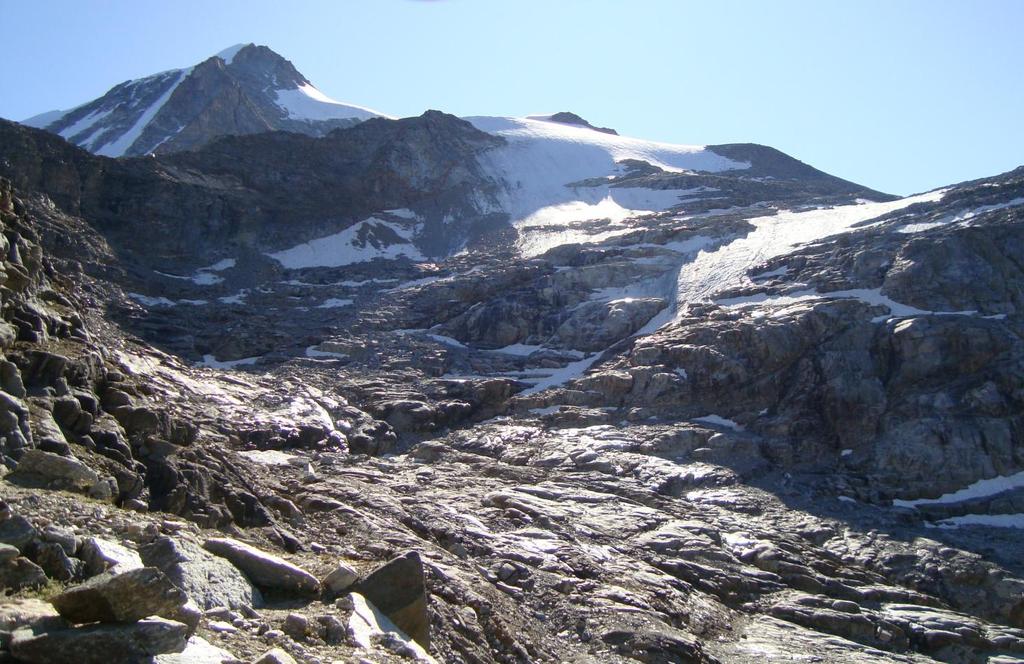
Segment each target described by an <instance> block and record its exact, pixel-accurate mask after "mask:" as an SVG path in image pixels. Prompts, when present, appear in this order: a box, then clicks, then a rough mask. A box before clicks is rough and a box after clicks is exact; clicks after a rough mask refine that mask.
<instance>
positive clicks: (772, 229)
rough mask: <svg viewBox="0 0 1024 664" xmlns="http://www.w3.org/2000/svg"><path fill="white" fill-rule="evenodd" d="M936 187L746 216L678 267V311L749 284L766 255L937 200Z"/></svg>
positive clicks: (937, 192) (780, 253)
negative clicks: (741, 226) (743, 223)
mask: <svg viewBox="0 0 1024 664" xmlns="http://www.w3.org/2000/svg"><path fill="white" fill-rule="evenodd" d="M944 194H945V190H939V191H934V192H929V193H926V194H921V195H919V196H912V197H910V198H903V199H900V200H897V201H891V202H888V203H865V204H862V205H843V206H839V207H834V208H824V209H819V210H809V211H805V212H793V211H782V212H779V213H778V214H776V215H773V216H766V217H756V218H754V219H749V220H748V221H749V222H750V223H751V224H753V225H754V230H753V231H752V232H751V233H749V234H747V235H746V236H744V237H742V238H740V239H738V240H734V241H733V242H730V243H729V244H726V245H724V246H721V247H719V248H717V249H715V250H714V251H702V252H700V253H699V254H698V255H697V257H696V259H694V260H693V261H692V262H690V263H687V264H686V265H684V266H683V268H682V270H681V271H680V273H679V281H678V293H677V297H676V300H677V304H678V311H679V312H680V313H682V312H683V311H684V310H685V309H686V307H687V305H689V304H691V303H696V302H707V301H709V300H713V299H714V295H715V294H716V293H720V292H722V291H724V290H727V289H732V288H738V287H744V286H747V287H749V286H752V285H753V284H752V282H751V281H750V279H748V278H747V276H746V275H747V272H748V271H750V270H752V269H754V268H755V267H756V266H757V265H760V264H762V263H764V262H766V261H768V260H769V259H772V258H775V257H777V256H782V255H785V254H788V253H789V252H791V251H793V250H794V249H796V248H797V247H798V246H800V245H802V244H806V243H810V242H814V241H817V240H821V239H824V238H826V237H830V236H832V235H837V234H839V233H843V232H846V231H848V230H850V229H851V228H852V227H853V226H854V225H855V224H858V223H860V222H862V221H867V220H869V219H874V218H876V217H879V216H881V215H884V214H888V213H890V212H893V211H895V210H899V209H902V208H905V207H909V206H910V205H913V204H915V203H924V202H929V201H937V200H939V199H941V198H942V196H943V195H944Z"/></svg>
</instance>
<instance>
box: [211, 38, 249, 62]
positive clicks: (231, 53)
mask: <svg viewBox="0 0 1024 664" xmlns="http://www.w3.org/2000/svg"><path fill="white" fill-rule="evenodd" d="M250 46H255V44H253V43H252V42H249V43H248V44H235V45H234V46H229V47H227V48H226V49H224V50H223V51H220V52H219V53H217V54H216V55H215V56H214V57H215V58H220V59H221V60H223V61H224V64H226V65H230V64H231V61H232V60H234V59H235V56H236V55H237V54H238V52H239V51H241V50H242V49H245V48H249V47H250Z"/></svg>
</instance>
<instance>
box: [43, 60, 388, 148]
mask: <svg viewBox="0 0 1024 664" xmlns="http://www.w3.org/2000/svg"><path fill="white" fill-rule="evenodd" d="M381 115H382V114H381V113H378V112H376V111H373V110H370V109H368V108H363V107H361V106H355V105H352V104H345V103H342V102H339V101H335V100H334V99H331V98H330V97H328V96H327V95H325V94H324V93H323V92H321V91H320V90H318V89H317V88H316V87H315V86H314V85H313V84H312V83H311V82H310V81H309V80H308V79H307V78H306V77H305V76H303V75H302V74H301V73H299V71H298V70H297V69H295V67H294V66H293V65H292V63H291V62H289V61H288V60H286V59H284V58H283V57H281V56H280V55H278V54H277V53H275V52H274V51H272V50H270V49H269V48H267V47H266V46H257V45H255V44H238V45H235V46H232V47H230V48H227V49H224V50H223V51H221V52H219V53H217V54H216V55H214V56H212V57H210V58H208V59H206V60H204V61H203V62H201V63H199V64H198V65H195V66H193V67H188V68H186V69H174V70H171V71H166V72H162V73H159V74H155V75H153V76H148V77H146V78H141V79H136V80H133V81H126V82H124V83H121V84H119V85H116V86H114V87H113V88H112V89H111V90H110V91H109V92H107V93H106V94H105V95H103V96H102V97H100V98H98V99H94V100H93V101H91V102H88V103H86V104H83V105H81V106H77V107H75V108H73V109H71V110H68V111H50V112H48V113H43V114H40V115H37V116H34V117H32V118H29V119H27V120H24V121H23V124H27V125H30V126H33V127H40V128H43V129H46V130H48V131H51V132H54V133H56V134H59V135H61V136H63V137H64V138H65V139H67V140H68V141H70V142H72V143H75V144H76V145H78V146H80V147H83V148H85V149H86V150H89V151H90V152H94V153H96V154H101V155H105V156H108V157H120V156H139V155H145V154H149V153H153V152H171V151H178V150H187V149H190V148H194V147H197V146H199V145H202V144H203V143H206V142H208V141H209V140H211V139H213V138H216V137H217V136H223V135H233V134H234V135H237V134H252V133H257V132H261V131H270V130H275V129H283V130H288V131H294V132H299V133H304V134H309V135H312V136H321V135H323V134H326V133H327V132H328V131H330V130H332V129H335V128H337V127H346V126H350V125H352V124H355V123H357V122H361V121H363V120H367V119H369V118H372V117H378V116H381Z"/></svg>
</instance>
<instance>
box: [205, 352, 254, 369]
mask: <svg viewBox="0 0 1024 664" xmlns="http://www.w3.org/2000/svg"><path fill="white" fill-rule="evenodd" d="M259 360H260V358H259V357H243V358H242V359H240V360H227V361H225V362H220V361H218V360H217V358H216V357H214V356H213V355H203V361H202V362H200V363H199V364H198V366H201V367H209V368H211V369H234V368H235V367H244V366H250V365H253V364H256V363H257V362H259Z"/></svg>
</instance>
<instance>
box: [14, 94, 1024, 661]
mask: <svg viewBox="0 0 1024 664" xmlns="http://www.w3.org/2000/svg"><path fill="white" fill-rule="evenodd" d="M537 122H546V123H561V124H568V125H570V127H571V129H569V130H563V129H560V128H556V129H557V131H570V130H571V131H580V132H593V133H594V134H595V135H599V136H601V137H602V138H600V140H602V141H614V140H618V139H617V137H615V135H614V131H613V130H607V129H604V128H601V129H594V128H590V126H589V125H588V124H587V123H586V121H585V120H582V118H579V117H578V116H575V115H573V114H568V113H566V114H558V116H551V117H550V118H548V119H546V120H538V121H532V120H531V121H530V122H526V121H522V122H520V123H519V124H518V125H515V126H516V127H522V126H525V127H534V126H535V124H536V123H537ZM530 123H534V124H530ZM494 126H496V124H495V123H494V122H492V121H484V120H474V121H473V122H472V123H470V122H465V121H462V120H458V119H456V118H452V117H451V116H446V115H444V114H441V113H436V112H430V113H427V114H425V115H424V116H422V117H420V118H410V119H405V120H399V121H391V120H384V119H375V120H369V121H367V122H364V123H362V124H359V125H357V126H355V127H352V128H347V129H341V130H337V131H333V132H331V133H329V134H327V135H326V136H324V137H322V138H315V137H310V136H304V135H299V134H289V133H284V132H276V133H265V134H258V135H253V136H242V137H228V138H223V139H221V140H219V141H214V142H213V143H211V144H210V145H207V146H206V147H203V148H201V149H198V150H194V151H191V152H178V153H171V154H167V155H163V156H158V157H144V158H139V159H123V160H112V159H106V158H103V157H98V156H94V155H91V154H89V153H87V152H85V151H83V150H81V149H78V148H76V147H74V146H72V145H69V144H67V143H65V142H64V141H63V140H62V139H61V138H59V137H56V136H53V135H50V134H47V133H45V132H43V131H39V130H34V129H30V128H27V127H23V126H19V125H15V124H13V123H6V122H4V123H0V176H2V177H3V178H4V179H3V180H0V222H2V226H3V227H2V236H0V242H2V246H0V255H2V256H3V262H2V273H0V275H2V276H0V281H2V286H0V300H2V308H0V317H2V324H0V347H2V350H3V361H2V362H0V389H2V392H0V426H2V431H0V452H2V459H3V468H4V473H5V475H4V477H3V479H2V480H0V497H2V500H3V504H2V505H0V585H2V586H3V587H4V588H6V593H7V596H6V597H5V598H4V601H3V603H2V604H0V648H2V654H0V659H3V661H15V662H76V663H77V664H85V663H87V662H115V661H117V662H122V661H123V662H134V661H139V662H142V661H153V660H151V659H150V658H151V657H155V661H157V662H163V663H165V664H166V663H171V662H211V663H213V662H218V663H219V662H235V661H245V662H260V663H261V664H270V663H272V662H289V661H293V660H294V661H298V662H335V661H340V662H382V663H383V662H401V661H417V660H418V661H437V662H453V663H454V662H472V663H485V662H629V661H640V662H650V663H662V662H739V663H743V662H763V661H816V662H850V663H852V662H927V661H943V662H958V663H959V662H965V663H966V662H991V663H995V662H999V663H1009V662H1019V661H1024V561H1022V558H1021V555H1020V552H1021V551H1024V537H1022V534H1021V533H1022V530H1021V528H1020V527H1021V525H1024V516H1022V515H1024V474H1022V473H1024V445H1022V436H1024V337H1022V333H1024V318H1022V311H1024V263H1022V261H1024V207H1021V206H1022V204H1024V172H1022V171H1020V170H1018V171H1014V172H1011V173H1007V174H1004V175H1000V176H996V177H993V178H989V179H986V180H979V181H976V182H969V183H964V184H960V185H956V186H951V187H949V188H947V189H944V190H940V191H937V192H930V193H927V194H923V195H921V196H917V197H914V198H909V199H895V198H894V197H891V196H886V195H884V194H880V193H878V192H872V191H871V190H868V189H865V188H863V187H860V186H858V185H855V184H853V183H848V182H844V181H842V180H838V179H837V178H832V177H831V176H827V175H825V174H823V173H820V172H818V171H815V170H814V169H812V168H810V167H807V166H805V165H803V164H800V163H799V162H796V161H795V160H792V159H790V158H788V157H786V156H785V155H782V154H781V153H777V152H775V151H773V150H771V149H769V148H763V147H760V146H749V145H737V146H710V147H709V148H707V149H706V151H705V153H702V154H703V155H704V156H701V157H700V158H701V159H705V162H701V163H706V164H707V169H706V170H702V169H700V168H694V169H691V170H679V169H676V170H673V169H669V168H665V167H663V166H659V165H658V164H656V163H652V162H651V161H643V160H639V159H623V160H620V162H621V163H619V164H618V167H617V168H618V169H617V170H616V172H615V173H613V174H611V175H609V176H608V177H606V178H599V179H591V180H576V181H573V182H571V183H567V184H570V185H571V186H570V187H569V189H571V190H572V191H573V192H574V195H575V196H577V197H578V199H579V200H580V201H584V202H588V203H587V205H594V206H597V207H591V208H586V209H585V210H584V211H583V212H582V213H580V214H576V216H574V217H572V218H569V217H566V216H565V210H566V207H565V205H567V203H566V202H565V201H562V200H560V199H557V200H555V201H554V202H555V203H556V204H557V205H555V207H556V208H557V210H558V213H559V214H558V215H555V214H553V213H551V210H550V209H547V208H545V209H547V212H546V213H545V214H546V216H544V215H541V214H536V212H537V210H532V211H531V213H532V216H527V215H517V214H516V213H515V212H514V211H513V210H514V209H515V205H517V204H518V203H516V201H520V202H521V201H522V200H523V198H522V196H525V194H522V195H521V196H520V198H516V196H517V195H520V194H521V193H522V192H524V191H527V190H530V187H531V186H533V185H531V184H530V182H529V181H528V180H526V179H525V176H523V178H524V179H522V180H521V181H519V182H518V184H517V183H515V182H511V181H510V180H509V179H508V177H505V179H502V178H501V177H498V176H497V175H496V173H497V174H502V173H504V174H506V176H507V173H508V172H509V171H508V166H507V165H508V164H509V163H512V161H511V160H512V157H513V156H515V155H516V154H518V153H516V152H515V150H517V149H519V150H521V151H522V150H526V149H527V148H523V147H522V146H523V145H532V144H526V143H517V142H516V141H517V140H519V139H518V138H517V136H516V134H515V132H514V131H510V132H506V133H505V134H502V132H501V131H497V130H495V129H494ZM537 126H540V125H537ZM481 127H483V129H481ZM516 131H518V129H516ZM531 131H533V130H532V129H531ZM537 131H540V130H537ZM553 131H554V130H553ZM613 145H619V144H618V143H615V144H613ZM517 146H519V147H517ZM531 149H532V148H531ZM510 155H512V156H510ZM695 158H696V157H695ZM716 160H717V161H716ZM721 160H732V161H731V162H730V161H725V162H723V161H721ZM652 161H654V160H653V159H652ZM723 164H724V165H723ZM499 166H500V167H501V168H499ZM502 168H504V169H505V170H501V169H502ZM558 187H562V184H559V185H558ZM562 188H564V187H562ZM531 191H532V190H531ZM538 191H539V190H538ZM517 192H518V193H517ZM595 192H596V193H595ZM658 192H661V193H658ZM665 192H668V193H669V194H673V195H672V197H671V200H670V203H669V204H667V205H664V206H663V207H664V209H661V210H653V211H652V210H651V209H650V207H646V208H641V209H640V211H637V209H636V208H635V207H631V206H630V204H629V201H635V200H637V199H638V198H639V197H641V196H643V197H646V198H645V199H644V200H646V201H648V202H649V201H650V200H652V199H653V198H654V197H657V196H662V195H664V193H665ZM673 192H674V193H673ZM680 192H684V193H680ZM509 201H512V202H511V203H510V202H509ZM608 201H612V202H614V203H615V204H616V206H617V207H616V206H612V205H611V204H610V203H608ZM569 205H570V206H571V205H575V204H574V203H573V204H569ZM558 206H561V207H558ZM602 206H603V207H602ZM613 208H614V209H613ZM620 210H625V213H620ZM541 211H542V212H543V211H544V210H541ZM559 215H561V216H559ZM517 219H518V220H522V219H525V221H524V222H522V223H519V222H518V221H517ZM345 252H347V253H345ZM341 255H344V256H345V257H346V258H344V260H342V259H340V258H338V256H341Z"/></svg>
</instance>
